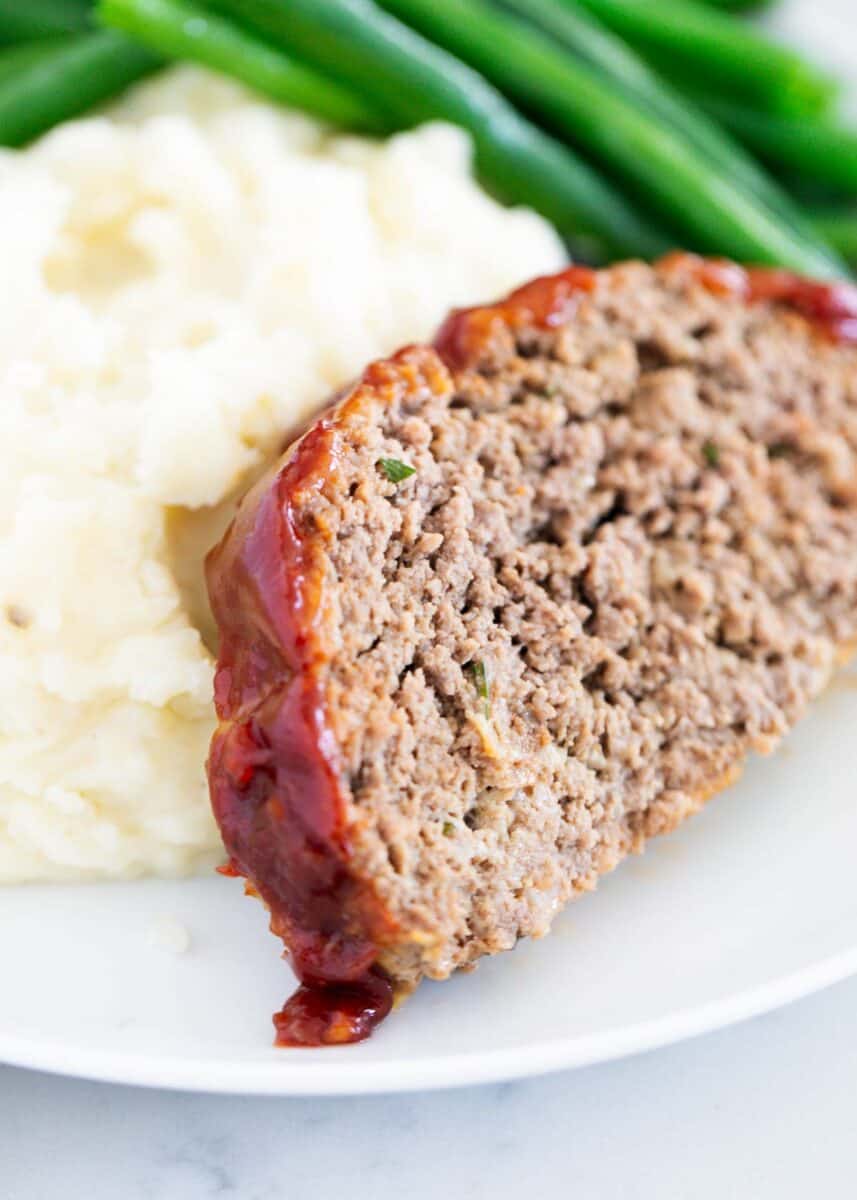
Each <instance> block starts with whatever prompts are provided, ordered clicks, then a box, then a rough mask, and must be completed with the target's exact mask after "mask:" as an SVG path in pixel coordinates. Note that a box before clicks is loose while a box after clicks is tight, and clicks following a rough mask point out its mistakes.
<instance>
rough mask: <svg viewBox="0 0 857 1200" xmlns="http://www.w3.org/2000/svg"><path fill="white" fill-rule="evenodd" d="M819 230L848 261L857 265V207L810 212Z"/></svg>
mask: <svg viewBox="0 0 857 1200" xmlns="http://www.w3.org/2000/svg"><path fill="white" fill-rule="evenodd" d="M810 216H811V218H812V220H813V221H814V223H815V225H816V226H817V227H818V230H819V232H820V233H821V234H822V235H823V236H824V237H825V238H826V239H827V240H828V241H829V242H830V244H831V245H832V246H835V247H836V249H837V250H838V251H839V253H840V254H841V255H842V257H843V258H844V259H846V261H847V262H850V263H852V264H853V265H854V266H857V209H851V210H850V211H846V212H815V213H810Z"/></svg>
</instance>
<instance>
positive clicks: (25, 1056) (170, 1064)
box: [0, 945, 857, 1098]
mask: <svg viewBox="0 0 857 1200" xmlns="http://www.w3.org/2000/svg"><path fill="white" fill-rule="evenodd" d="M853 975H857V945H854V946H850V947H848V948H847V949H845V950H840V951H837V952H836V953H834V954H831V955H828V956H826V957H824V958H821V959H818V960H817V961H816V962H813V963H809V964H807V965H805V966H803V967H800V968H798V969H797V970H795V971H790V972H786V973H784V974H782V975H778V976H775V977H774V978H772V979H769V980H766V981H765V982H764V983H762V984H758V985H756V986H755V987H751V988H746V989H744V990H741V991H737V992H733V993H729V994H727V995H726V996H723V997H721V998H719V999H718V1000H714V1001H709V1002H706V1003H704V1004H698V1005H693V1006H690V1007H687V1008H682V1009H676V1010H674V1011H673V1012H669V1013H666V1014H662V1015H660V1016H658V1017H654V1018H651V1019H649V1020H646V1021H640V1022H634V1023H632V1024H628V1025H618V1026H615V1027H613V1028H608V1029H602V1030H598V1031H597V1032H595V1033H589V1034H582V1035H572V1036H570V1037H563V1038H553V1039H551V1040H548V1041H541V1042H531V1043H527V1044H525V1045H522V1046H515V1047H510V1048H508V1049H504V1050H487V1051H471V1052H467V1053H457V1054H449V1055H431V1056H426V1055H421V1056H414V1057H412V1058H404V1059H395V1060H391V1061H379V1062H364V1061H358V1062H357V1063H355V1064H354V1065H351V1064H343V1063H342V1062H341V1061H337V1062H336V1063H335V1064H334V1063H331V1064H330V1065H329V1066H328V1065H327V1064H325V1063H319V1062H318V1061H317V1060H314V1061H313V1062H312V1063H311V1064H306V1065H304V1066H301V1065H299V1064H297V1063H291V1062H289V1063H283V1064H282V1065H281V1064H280V1063H276V1062H270V1061H265V1062H259V1063H247V1062H243V1063H242V1062H233V1061H229V1060H218V1059H211V1058H184V1057H179V1056H176V1055H157V1056H150V1057H146V1055H144V1054H141V1053H139V1052H137V1053H131V1052H116V1051H111V1050H93V1049H87V1048H83V1047H77V1048H75V1047H74V1046H71V1047H69V1046H68V1045H66V1044H64V1043H62V1042H60V1041H58V1040H56V1039H52V1040H49V1041H46V1040H45V1039H43V1038H33V1037H28V1036H26V1035H24V1036H22V1035H15V1034H8V1033H3V1032H2V1030H0V1065H4V1066H9V1067H17V1068H24V1069H29V1070H36V1071H43V1072H46V1073H49V1074H53V1075H58V1076H61V1077H65V1078H74V1079H81V1080H86V1081H89V1082H96V1083H112V1084H122V1085H125V1086H131V1087H144V1088H161V1089H166V1090H168V1091H183V1092H192V1093H197V1094H208V1095H231V1096H282V1097H295V1098H297V1097H309V1096H331V1097H332V1096H358V1095H378V1094H391V1093H396V1092H415V1091H437V1090H442V1089H451V1088H459V1087H473V1086H478V1085H480V1084H491V1083H504V1082H511V1081H512V1080H518V1079H525V1078H535V1077H538V1076H542V1075H548V1074H553V1073H555V1072H557V1071H567V1070H575V1069H578V1068H581V1067H588V1066H595V1065H596V1064H598V1063H606V1062H611V1061H614V1060H616V1059H619V1058H626V1057H630V1056H631V1055H636V1054H641V1053H644V1052H646V1051H649V1050H655V1049H658V1048H660V1047H664V1046H669V1045H674V1044H676V1043H678V1042H682V1041H686V1040H688V1039H690V1038H693V1037H698V1036H700V1035H702V1034H705V1033H713V1032H714V1031H716V1030H719V1029H726V1028H728V1027H730V1026H732V1025H735V1024H738V1023H739V1022H741V1021H746V1020H749V1019H750V1018H752V1017H757V1016H761V1015H763V1014H764V1013H769V1012H773V1011H774V1010H775V1009H778V1008H782V1007H783V1006H785V1005H787V1004H791V1003H793V1002H794V1001H796V1000H801V999H804V998H805V997H807V996H810V995H812V994H813V993H815V992H819V991H821V990H823V989H824V988H827V987H830V986H832V985H833V984H836V983H839V982H841V981H843V980H845V979H847V978H849V977H850V976H853ZM283 1053H284V1054H286V1053H288V1051H283ZM294 1053H296V1054H300V1053H301V1052H300V1051H299V1050H297V1051H294Z"/></svg>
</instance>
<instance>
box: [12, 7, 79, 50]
mask: <svg viewBox="0 0 857 1200" xmlns="http://www.w3.org/2000/svg"><path fill="white" fill-rule="evenodd" d="M91 10H92V3H91V0H0V45H3V44H8V43H10V42H28V41H30V40H31V39H33V38H41V37H53V36H54V35H56V34H59V33H82V32H83V31H84V30H86V29H89V28H91V22H90V14H91Z"/></svg>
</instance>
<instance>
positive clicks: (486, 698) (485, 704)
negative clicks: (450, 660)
mask: <svg viewBox="0 0 857 1200" xmlns="http://www.w3.org/2000/svg"><path fill="white" fill-rule="evenodd" d="M468 667H469V669H470V671H471V672H472V674H473V683H474V686H475V687H476V694H477V695H478V697H479V699H480V700H481V701H482V711H483V713H484V714H485V716H486V717H490V716H491V692H490V689H489V687H488V674H487V672H486V670H485V663H484V662H482V661H481V660H477V661H475V662H472V663H468Z"/></svg>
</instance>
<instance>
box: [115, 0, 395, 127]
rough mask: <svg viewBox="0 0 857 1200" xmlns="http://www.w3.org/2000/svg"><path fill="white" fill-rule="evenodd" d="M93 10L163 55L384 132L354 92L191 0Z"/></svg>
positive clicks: (124, 0)
mask: <svg viewBox="0 0 857 1200" xmlns="http://www.w3.org/2000/svg"><path fill="white" fill-rule="evenodd" d="M97 11H98V16H99V19H100V20H102V21H103V22H104V23H105V24H107V25H110V26H112V27H113V28H115V29H120V30H122V31H123V32H124V33H127V34H129V35H131V36H132V37H133V38H135V39H136V40H138V41H141V42H143V43H144V45H146V46H148V47H149V48H150V49H152V50H155V51H157V52H158V53H159V54H163V55H164V56H165V57H168V58H179V59H192V60H193V61H195V62H199V63H202V64H203V65H204V66H207V67H212V68H213V69H214V70H216V71H222V72H223V73H224V74H227V75H232V76H234V78H236V79H239V80H241V82H242V83H245V84H247V85H248V86H249V87H251V88H254V89H255V90H256V91H258V92H261V93H263V94H264V95H266V96H270V97H271V98H272V99H273V100H276V101H278V102H279V103H281V104H289V105H293V106H294V107H295V108H301V109H304V110H305V111H306V112H309V113H312V114H313V115H314V116H316V117H321V118H322V119H323V120H325V121H330V122H332V123H333V124H334V125H338V126H341V127H342V128H344V129H352V130H360V131H364V132H367V131H368V132H381V131H388V130H389V121H388V120H386V119H385V118H384V117H382V115H381V113H380V111H379V110H378V109H376V108H374V107H373V106H372V105H370V104H368V103H366V102H364V101H363V100H362V98H361V97H359V96H358V95H357V94H356V93H354V92H353V91H351V90H349V89H348V88H346V87H343V86H342V84H340V83H338V82H337V81H336V80H334V79H330V78H328V77H327V76H325V75H322V74H320V73H319V72H318V71H316V70H314V69H313V68H312V67H308V66H306V65H305V64H304V63H302V62H298V61H296V60H295V59H294V58H291V57H290V56H289V55H287V54H286V53H285V52H284V51H282V50H278V49H275V48H273V47H271V46H268V45H267V44H266V43H265V42H264V41H263V40H262V39H261V38H258V37H254V36H253V35H252V34H250V33H247V32H245V31H244V30H243V29H241V28H240V27H239V26H237V25H235V24H233V23H232V22H230V21H227V20H224V19H223V18H222V17H218V16H215V15H213V14H212V13H210V12H206V11H205V9H203V8H201V7H200V5H198V4H195V3H192V2H190V0H101V2H100V4H99V5H98V10H97Z"/></svg>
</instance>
